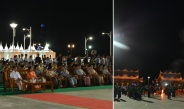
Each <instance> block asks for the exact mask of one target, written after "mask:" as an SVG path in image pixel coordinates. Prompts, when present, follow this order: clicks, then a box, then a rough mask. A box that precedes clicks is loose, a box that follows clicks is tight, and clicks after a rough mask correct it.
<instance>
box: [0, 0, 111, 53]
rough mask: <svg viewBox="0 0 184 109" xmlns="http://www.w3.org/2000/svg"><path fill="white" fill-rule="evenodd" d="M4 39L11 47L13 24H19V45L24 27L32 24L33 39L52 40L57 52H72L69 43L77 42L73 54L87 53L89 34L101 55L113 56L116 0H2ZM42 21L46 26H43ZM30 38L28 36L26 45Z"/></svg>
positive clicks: (1, 35)
mask: <svg viewBox="0 0 184 109" xmlns="http://www.w3.org/2000/svg"><path fill="white" fill-rule="evenodd" d="M0 10H1V12H0V13H1V17H0V21H1V25H0V42H2V43H3V46H5V44H6V42H7V44H8V46H9V45H10V43H12V40H13V33H12V32H13V30H12V28H11V27H10V25H9V24H10V23H12V22H14V23H17V24H18V26H17V27H16V37H15V45H17V42H18V43H19V45H20V44H21V43H22V44H23V42H24V40H23V36H24V34H27V33H26V32H24V31H22V28H24V27H26V28H29V27H30V26H31V27H32V42H33V43H41V44H42V45H43V46H44V45H45V43H46V42H48V43H49V44H50V45H51V46H50V48H51V49H52V50H53V51H55V52H56V53H57V54H59V53H61V54H63V55H67V54H70V53H69V52H68V51H70V50H69V49H68V47H67V45H68V44H69V43H73V44H75V48H74V49H72V53H73V56H77V55H81V56H84V52H85V51H84V49H85V37H89V36H93V40H92V41H88V43H87V44H88V45H92V47H93V50H97V53H98V54H100V55H103V54H105V55H109V47H110V44H109V41H110V38H109V36H107V35H105V36H103V35H102V34H101V33H102V32H106V33H109V32H110V31H112V23H113V17H112V14H113V3H112V0H64V1H63V0H2V1H1V4H0ZM41 24H42V26H41ZM28 45H29V38H27V39H26V48H27V47H28Z"/></svg>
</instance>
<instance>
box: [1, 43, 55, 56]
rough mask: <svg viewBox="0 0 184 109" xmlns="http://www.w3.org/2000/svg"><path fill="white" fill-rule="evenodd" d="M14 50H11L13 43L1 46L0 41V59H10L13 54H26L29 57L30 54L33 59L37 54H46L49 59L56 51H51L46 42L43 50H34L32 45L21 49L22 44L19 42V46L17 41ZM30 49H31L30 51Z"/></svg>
mask: <svg viewBox="0 0 184 109" xmlns="http://www.w3.org/2000/svg"><path fill="white" fill-rule="evenodd" d="M14 48H15V49H14V51H13V45H11V44H10V46H9V47H8V46H7V44H6V45H5V47H3V46H2V43H0V59H1V58H5V59H10V58H13V57H14V56H15V55H21V54H23V55H25V54H27V56H28V57H29V56H30V55H32V57H33V59H34V58H35V57H36V56H37V54H39V55H40V57H42V56H44V55H46V57H50V58H51V59H53V58H55V57H56V53H55V52H53V51H52V50H50V49H49V44H47V43H46V45H45V47H44V50H40V51H38V50H36V49H35V47H34V44H33V46H31V49H30V46H29V47H28V49H25V50H24V49H23V46H22V44H21V46H19V44H18V43H17V46H16V47H14ZM30 50H31V51H30Z"/></svg>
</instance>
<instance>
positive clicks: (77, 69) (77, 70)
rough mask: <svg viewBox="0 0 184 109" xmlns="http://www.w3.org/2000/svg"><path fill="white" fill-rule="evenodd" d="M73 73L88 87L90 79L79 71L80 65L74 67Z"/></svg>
mask: <svg viewBox="0 0 184 109" xmlns="http://www.w3.org/2000/svg"><path fill="white" fill-rule="evenodd" d="M75 73H76V74H77V75H78V76H81V77H83V79H84V83H85V85H87V86H90V77H89V76H86V73H85V72H84V71H83V70H82V69H81V65H77V66H76V68H75Z"/></svg>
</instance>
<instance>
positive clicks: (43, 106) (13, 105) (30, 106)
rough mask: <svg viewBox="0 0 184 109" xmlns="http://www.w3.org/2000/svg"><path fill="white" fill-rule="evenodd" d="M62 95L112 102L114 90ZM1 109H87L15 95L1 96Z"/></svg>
mask: <svg viewBox="0 0 184 109" xmlns="http://www.w3.org/2000/svg"><path fill="white" fill-rule="evenodd" d="M62 94H67V95H75V96H82V97H87V98H96V99H101V100H110V101H112V89H99V90H86V91H73V92H62ZM0 109H85V108H81V107H74V106H69V105H63V104H57V103H51V102H45V101H39V100H33V99H27V98H21V97H18V96H15V95H13V96H0Z"/></svg>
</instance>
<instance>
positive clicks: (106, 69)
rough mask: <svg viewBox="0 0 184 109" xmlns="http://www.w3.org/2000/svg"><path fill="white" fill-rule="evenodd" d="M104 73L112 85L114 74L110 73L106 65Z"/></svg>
mask: <svg viewBox="0 0 184 109" xmlns="http://www.w3.org/2000/svg"><path fill="white" fill-rule="evenodd" d="M102 72H103V74H104V75H105V76H107V77H108V79H109V80H110V83H111V84H112V74H111V73H110V72H109V70H108V67H107V66H106V65H105V66H104V67H103V69H102Z"/></svg>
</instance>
